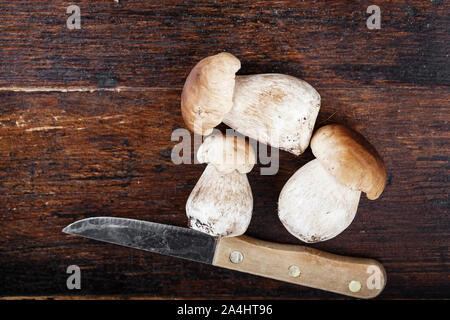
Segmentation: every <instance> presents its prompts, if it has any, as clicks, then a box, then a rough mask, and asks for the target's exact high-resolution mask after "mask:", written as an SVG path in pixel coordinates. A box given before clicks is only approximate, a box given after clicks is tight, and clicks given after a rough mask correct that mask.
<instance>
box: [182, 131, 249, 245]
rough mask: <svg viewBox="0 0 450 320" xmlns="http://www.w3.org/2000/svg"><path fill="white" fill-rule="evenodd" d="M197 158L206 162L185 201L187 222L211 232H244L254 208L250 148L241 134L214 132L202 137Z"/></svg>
mask: <svg viewBox="0 0 450 320" xmlns="http://www.w3.org/2000/svg"><path fill="white" fill-rule="evenodd" d="M197 159H198V160H199V162H200V163H207V164H208V165H207V166H206V169H205V171H204V172H203V174H202V176H201V177H200V179H199V180H198V182H197V184H196V185H195V187H194V189H193V190H192V192H191V194H190V195H189V198H188V200H187V203H186V214H187V216H188V219H189V226H190V227H191V228H193V229H196V230H199V231H202V232H205V233H208V234H210V235H212V236H220V237H231V236H238V235H241V234H243V233H244V232H245V231H246V230H247V227H248V225H249V223H250V219H251V216H252V211H253V196H252V190H251V188H250V184H249V183H248V179H247V173H248V172H250V171H251V170H252V168H253V166H254V164H255V162H256V157H255V153H254V150H253V148H252V147H251V146H250V144H249V143H248V142H247V141H246V140H245V139H243V138H241V137H238V136H229V135H227V136H223V135H222V134H215V135H211V136H209V137H207V138H206V139H205V141H204V142H203V144H202V145H201V146H200V148H199V149H198V152H197Z"/></svg>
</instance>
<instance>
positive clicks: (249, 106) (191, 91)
mask: <svg viewBox="0 0 450 320" xmlns="http://www.w3.org/2000/svg"><path fill="white" fill-rule="evenodd" d="M240 67H241V64H240V61H239V60H238V59H237V58H236V57H235V56H233V55H232V54H229V53H226V52H223V53H219V54H217V55H214V56H210V57H207V58H205V59H203V60H201V61H200V62H199V63H198V64H197V65H196V66H195V67H194V68H193V69H192V71H191V72H190V74H189V76H188V77H187V79H186V83H185V85H184V88H183V92H182V95H181V111H182V114H183V118H184V121H185V123H186V125H187V127H188V128H189V129H190V130H192V131H194V132H195V133H197V134H201V135H208V134H210V133H211V132H212V129H213V128H214V127H215V126H217V125H219V124H220V123H221V122H224V123H225V124H227V125H228V126H230V127H231V128H233V129H235V130H236V131H238V132H240V133H242V134H243V135H246V136H248V137H250V138H253V139H255V140H257V141H259V142H262V143H265V144H268V145H270V146H272V147H276V148H280V149H282V150H285V151H288V152H291V153H293V154H296V155H299V154H301V153H302V152H303V151H304V150H305V149H306V148H307V147H308V144H309V141H310V139H311V134H312V130H313V128H314V123H315V121H316V118H317V115H318V113H319V109H320V95H319V93H318V92H317V91H316V90H315V89H314V88H313V87H312V86H311V85H309V84H308V83H307V82H305V81H303V80H300V79H298V78H295V77H292V76H289V75H284V74H258V75H249V76H236V75H235V73H236V72H237V71H238V70H239V69H240Z"/></svg>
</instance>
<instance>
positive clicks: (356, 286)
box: [348, 280, 361, 292]
mask: <svg viewBox="0 0 450 320" xmlns="http://www.w3.org/2000/svg"><path fill="white" fill-rule="evenodd" d="M348 288H349V289H350V291H351V292H359V290H361V282H359V281H356V280H352V281H350V283H349V284H348Z"/></svg>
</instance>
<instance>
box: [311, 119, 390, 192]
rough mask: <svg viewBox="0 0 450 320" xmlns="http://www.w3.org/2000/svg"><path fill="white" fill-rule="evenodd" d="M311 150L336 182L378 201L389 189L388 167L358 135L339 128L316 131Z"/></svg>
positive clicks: (325, 128)
mask: <svg viewBox="0 0 450 320" xmlns="http://www.w3.org/2000/svg"><path fill="white" fill-rule="evenodd" d="M311 150H312V152H313V154H314V156H315V157H316V158H317V159H318V160H319V161H320V163H321V164H322V166H323V167H324V168H325V169H326V170H327V171H328V172H329V173H330V174H331V175H332V176H333V177H335V178H336V180H337V181H338V182H339V183H341V184H343V185H345V186H347V187H348V188H350V189H352V190H361V191H363V192H365V193H366V195H367V198H368V199H370V200H374V199H377V198H378V197H379V196H380V195H381V193H382V192H383V190H384V187H385V185H386V175H387V174H386V167H385V165H384V162H383V159H381V157H380V156H379V155H378V153H377V151H376V150H375V148H374V147H373V146H372V145H371V144H370V143H369V142H368V141H367V140H366V139H365V138H364V137H363V136H362V135H361V134H359V133H357V132H355V131H353V130H351V129H349V128H347V127H345V126H343V125H339V124H331V125H327V126H324V127H322V128H320V129H319V130H317V131H316V132H315V133H314V135H313V137H312V139H311Z"/></svg>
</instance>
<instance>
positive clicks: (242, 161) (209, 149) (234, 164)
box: [197, 134, 256, 173]
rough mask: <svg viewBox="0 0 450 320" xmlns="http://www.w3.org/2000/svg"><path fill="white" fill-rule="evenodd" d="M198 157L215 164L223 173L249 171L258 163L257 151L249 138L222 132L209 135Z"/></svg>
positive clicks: (202, 160)
mask: <svg viewBox="0 0 450 320" xmlns="http://www.w3.org/2000/svg"><path fill="white" fill-rule="evenodd" d="M197 159H198V160H199V162H200V163H210V164H213V165H214V167H216V169H217V170H218V171H219V172H222V173H231V172H233V171H234V170H237V171H239V172H240V173H248V172H250V171H251V170H252V168H253V166H254V165H255V163H256V156H255V151H254V150H253V147H252V146H251V145H250V144H249V143H248V141H247V140H245V139H244V138H241V137H238V136H233V135H231V136H230V135H226V136H224V135H222V134H215V135H211V136H209V137H207V138H206V139H205V141H204V142H203V144H202V145H201V146H200V148H199V149H198V151H197Z"/></svg>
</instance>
